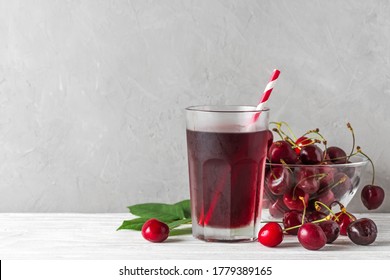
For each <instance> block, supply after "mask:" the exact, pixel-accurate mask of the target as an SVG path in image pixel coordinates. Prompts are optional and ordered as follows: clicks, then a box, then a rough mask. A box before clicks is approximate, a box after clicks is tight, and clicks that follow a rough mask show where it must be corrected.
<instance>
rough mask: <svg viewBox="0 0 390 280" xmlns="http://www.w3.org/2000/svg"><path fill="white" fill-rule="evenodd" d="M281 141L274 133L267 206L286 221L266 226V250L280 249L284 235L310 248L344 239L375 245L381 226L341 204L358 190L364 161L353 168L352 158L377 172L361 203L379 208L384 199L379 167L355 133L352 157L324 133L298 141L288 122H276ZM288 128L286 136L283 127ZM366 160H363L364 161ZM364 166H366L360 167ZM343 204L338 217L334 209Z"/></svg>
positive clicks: (266, 185)
mask: <svg viewBox="0 0 390 280" xmlns="http://www.w3.org/2000/svg"><path fill="white" fill-rule="evenodd" d="M273 124H275V125H276V127H275V128H274V129H273V131H274V132H276V133H277V134H278V135H279V136H280V137H281V140H278V141H274V139H273V134H272V132H271V133H269V135H270V139H269V141H268V158H267V164H266V173H265V178H264V197H265V199H264V201H263V208H268V212H269V214H270V216H272V217H273V218H281V219H282V221H281V223H280V224H281V225H279V224H278V223H276V222H270V223H268V224H266V225H265V226H264V227H263V228H262V229H261V230H260V232H259V235H258V240H259V242H260V243H262V244H263V245H265V246H268V247H275V246H277V245H279V244H280V243H281V242H282V240H283V236H284V235H285V234H289V235H297V237H298V240H299V242H300V244H301V245H302V246H303V247H304V248H306V249H309V250H318V249H321V248H322V247H324V246H325V244H330V243H333V242H334V241H335V240H336V239H337V238H338V237H339V235H346V236H348V237H349V238H350V240H351V241H352V242H353V243H355V244H359V245H368V244H371V243H372V242H374V241H375V239H376V236H377V227H376V225H375V223H374V222H373V221H372V220H370V219H367V218H362V219H356V217H355V216H354V215H352V214H351V213H349V212H347V210H346V208H345V207H344V206H343V205H342V204H341V203H340V202H339V201H343V200H344V199H345V198H347V201H348V196H349V198H351V197H352V194H353V193H354V192H355V191H356V188H357V187H358V185H359V182H360V179H361V178H360V173H361V170H360V169H358V168H357V166H359V163H357V164H350V163H351V162H352V160H353V157H355V156H357V155H360V156H362V157H365V158H367V160H368V161H369V162H370V163H371V166H372V170H373V178H372V183H371V184H370V185H366V186H365V187H364V188H363V189H362V192H361V200H362V202H363V204H364V205H365V207H366V208H367V209H369V210H371V209H377V208H378V207H379V206H380V205H381V204H382V203H383V200H384V196H385V193H384V190H383V188H381V187H380V186H378V185H375V184H374V180H375V167H374V164H373V162H372V160H371V159H370V158H369V157H368V156H367V155H366V154H365V153H364V152H363V151H362V149H361V148H360V147H359V146H357V147H356V151H355V135H354V131H353V129H352V126H351V125H350V124H349V123H348V124H347V127H348V129H349V130H350V131H351V134H352V140H353V145H352V149H351V152H350V153H346V152H345V151H344V150H343V149H342V148H340V147H337V146H328V142H327V140H326V139H325V138H324V136H323V135H322V134H321V133H320V131H319V129H314V130H309V131H308V132H306V133H305V134H303V135H302V136H301V137H299V138H297V137H295V135H294V134H293V132H292V131H291V129H290V127H289V126H288V124H286V123H285V122H280V123H273ZM284 126H285V127H287V129H288V133H286V132H285V131H284V130H283V129H282V127H284ZM360 162H362V160H360ZM360 166H362V165H360ZM335 205H339V206H340V211H339V212H337V213H334V212H333V211H332V207H333V206H335Z"/></svg>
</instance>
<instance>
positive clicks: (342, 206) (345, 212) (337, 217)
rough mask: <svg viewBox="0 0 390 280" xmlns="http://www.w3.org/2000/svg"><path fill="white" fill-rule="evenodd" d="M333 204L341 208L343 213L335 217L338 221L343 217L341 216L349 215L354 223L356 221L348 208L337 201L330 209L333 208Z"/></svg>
mask: <svg viewBox="0 0 390 280" xmlns="http://www.w3.org/2000/svg"><path fill="white" fill-rule="evenodd" d="M333 204H337V205H338V206H339V207H340V212H341V213H340V214H339V215H335V216H334V217H335V220H336V221H338V220H339V217H340V216H341V214H345V215H347V216H348V217H349V218H350V219H351V220H353V221H354V220H355V218H354V217H353V216H352V215H351V214H350V213H349V212H348V211H347V208H345V206H344V205H343V204H341V203H340V202H339V201H337V200H335V201H333V202H332V203H331V204H330V207H332V205H333Z"/></svg>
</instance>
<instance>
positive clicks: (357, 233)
mask: <svg viewBox="0 0 390 280" xmlns="http://www.w3.org/2000/svg"><path fill="white" fill-rule="evenodd" d="M347 233H348V237H349V239H351V241H352V242H353V243H355V244H357V245H369V244H371V243H372V242H374V241H375V239H376V236H377V235H378V228H377V226H376V224H375V223H374V221H373V220H371V219H368V218H361V219H358V220H356V221H354V222H352V223H351V224H350V225H349V226H348V230H347Z"/></svg>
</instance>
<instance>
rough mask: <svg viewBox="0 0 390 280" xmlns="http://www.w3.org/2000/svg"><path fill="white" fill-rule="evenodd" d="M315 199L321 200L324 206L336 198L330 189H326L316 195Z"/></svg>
mask: <svg viewBox="0 0 390 280" xmlns="http://www.w3.org/2000/svg"><path fill="white" fill-rule="evenodd" d="M316 200H318V201H320V202H322V203H323V204H325V205H326V206H329V205H330V204H331V203H332V202H333V201H335V200H336V198H335V196H334V193H333V192H332V191H331V190H327V191H325V192H322V193H321V194H320V195H318V197H316Z"/></svg>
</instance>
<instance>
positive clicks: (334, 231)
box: [318, 220, 340, 244]
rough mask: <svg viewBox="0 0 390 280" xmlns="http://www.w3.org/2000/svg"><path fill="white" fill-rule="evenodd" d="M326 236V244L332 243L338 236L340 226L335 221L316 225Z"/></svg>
mask: <svg viewBox="0 0 390 280" xmlns="http://www.w3.org/2000/svg"><path fill="white" fill-rule="evenodd" d="M318 225H319V226H320V228H322V230H323V231H324V233H325V235H326V243H327V244H330V243H333V242H334V241H335V240H336V239H337V237H339V235H340V226H339V224H338V223H336V222H335V221H332V220H329V221H323V222H321V223H319V224H318Z"/></svg>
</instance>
